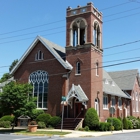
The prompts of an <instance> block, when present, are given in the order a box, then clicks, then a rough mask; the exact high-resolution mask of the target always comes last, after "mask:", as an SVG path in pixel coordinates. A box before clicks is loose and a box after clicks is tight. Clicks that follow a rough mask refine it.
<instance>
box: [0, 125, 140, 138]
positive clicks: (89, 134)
mask: <svg viewBox="0 0 140 140" xmlns="http://www.w3.org/2000/svg"><path fill="white" fill-rule="evenodd" d="M0 129H2V128H0ZM14 129H23V127H15V128H14ZM25 129H26V128H25ZM37 131H60V132H61V129H38V130H37ZM62 132H71V133H70V134H66V135H63V136H59V135H54V136H57V137H68V138H74V137H98V136H105V135H113V134H123V133H131V132H140V129H132V130H123V131H122V130H120V131H113V132H111V131H106V132H96V131H92V132H91V131H89V132H88V131H78V130H62ZM11 134H13V133H11Z"/></svg>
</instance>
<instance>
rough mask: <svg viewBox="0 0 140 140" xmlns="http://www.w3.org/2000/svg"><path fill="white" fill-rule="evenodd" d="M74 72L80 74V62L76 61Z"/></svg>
mask: <svg viewBox="0 0 140 140" xmlns="http://www.w3.org/2000/svg"><path fill="white" fill-rule="evenodd" d="M76 74H81V66H80V62H79V61H78V62H76Z"/></svg>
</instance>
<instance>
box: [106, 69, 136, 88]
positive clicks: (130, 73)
mask: <svg viewBox="0 0 140 140" xmlns="http://www.w3.org/2000/svg"><path fill="white" fill-rule="evenodd" d="M108 74H109V75H110V76H111V77H112V79H113V80H114V81H115V82H116V84H117V85H118V86H119V87H120V88H121V89H122V90H132V89H133V87H134V83H135V80H136V76H138V70H137V69H132V70H123V71H115V72H108Z"/></svg>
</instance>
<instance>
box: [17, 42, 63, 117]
mask: <svg viewBox="0 0 140 140" xmlns="http://www.w3.org/2000/svg"><path fill="white" fill-rule="evenodd" d="M39 50H41V51H42V52H43V53H44V60H48V59H53V58H54V56H53V55H52V54H51V53H50V52H49V51H48V50H47V49H46V47H44V45H43V44H42V43H41V42H38V43H37V44H36V46H35V47H34V48H33V50H32V51H31V52H30V54H29V55H28V56H27V57H26V59H25V60H24V62H23V63H22V64H21V66H20V67H19V68H18V69H17V71H16V72H15V73H14V78H15V79H17V80H18V81H20V82H21V83H22V82H28V78H29V75H30V74H31V73H32V72H34V71H37V70H44V71H46V72H48V74H49V75H50V76H49V89H48V111H47V112H48V113H50V114H51V115H60V109H61V107H60V102H61V96H62V95H64V94H65V93H64V92H65V78H62V74H60V75H53V74H59V73H65V72H66V70H65V69H64V68H63V66H62V65H61V64H60V62H58V60H56V59H55V60H50V61H41V60H40V61H35V54H36V53H37V52H38V51H39Z"/></svg>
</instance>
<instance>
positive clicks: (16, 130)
mask: <svg viewBox="0 0 140 140" xmlns="http://www.w3.org/2000/svg"><path fill="white" fill-rule="evenodd" d="M25 130H26V129H14V130H12V129H4V128H3V129H0V134H5V133H6V134H7V133H9V134H10V133H16V132H21V131H25Z"/></svg>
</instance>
